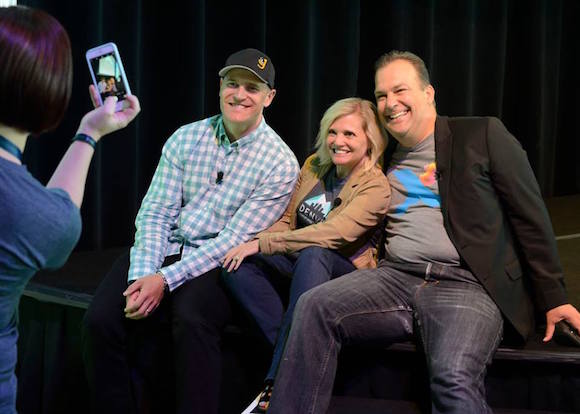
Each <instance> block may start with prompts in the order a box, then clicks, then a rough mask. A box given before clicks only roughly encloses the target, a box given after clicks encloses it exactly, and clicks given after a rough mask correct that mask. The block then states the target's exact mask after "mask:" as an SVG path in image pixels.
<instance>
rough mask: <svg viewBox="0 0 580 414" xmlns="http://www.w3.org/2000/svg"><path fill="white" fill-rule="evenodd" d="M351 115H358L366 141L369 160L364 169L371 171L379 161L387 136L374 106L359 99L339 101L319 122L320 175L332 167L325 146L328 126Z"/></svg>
mask: <svg viewBox="0 0 580 414" xmlns="http://www.w3.org/2000/svg"><path fill="white" fill-rule="evenodd" d="M351 114H358V115H360V117H361V120H362V128H363V130H364V132H365V135H366V136H367V139H368V144H369V148H368V155H369V160H368V161H367V162H366V163H365V165H364V167H363V168H364V169H366V170H369V169H371V168H372V167H373V166H374V165H375V164H376V163H377V162H378V161H379V159H380V157H381V155H382V154H383V151H384V150H385V148H386V147H387V134H386V132H385V130H384V129H383V127H382V126H381V124H380V123H379V120H378V113H377V107H376V106H375V104H374V103H372V102H371V101H367V100H366V99H361V98H345V99H341V100H339V101H336V102H335V103H333V104H332V105H331V106H330V108H328V109H327V110H326V112H325V113H324V115H323V116H322V119H321V120H320V129H319V130H318V135H317V136H316V155H317V158H318V165H319V167H320V171H321V173H326V171H328V170H329V169H330V167H332V158H331V157H330V151H329V150H328V145H326V138H327V136H328V130H329V129H330V126H331V125H332V123H333V122H334V121H336V120H337V119H338V118H340V117H343V116H346V115H351Z"/></svg>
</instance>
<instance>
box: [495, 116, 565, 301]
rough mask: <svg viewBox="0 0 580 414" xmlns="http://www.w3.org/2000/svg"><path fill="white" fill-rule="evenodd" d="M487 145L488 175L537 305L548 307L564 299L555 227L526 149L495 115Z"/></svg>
mask: <svg viewBox="0 0 580 414" xmlns="http://www.w3.org/2000/svg"><path fill="white" fill-rule="evenodd" d="M487 146H488V152H489V154H490V174H491V179H492V181H493V184H494V187H495V188H496V190H497V192H498V194H499V196H500V198H501V200H502V204H503V205H504V207H505V209H506V214H507V216H508V220H509V222H510V224H511V226H512V229H513V232H514V235H515V238H516V240H517V242H518V244H519V246H520V248H521V253H522V254H523V258H524V259H525V262H526V263H527V268H526V272H527V273H528V274H529V276H530V278H531V281H532V285H533V290H534V299H535V301H536V304H537V306H538V307H539V308H540V309H542V310H543V311H547V310H549V309H552V308H554V307H556V306H559V305H562V304H564V303H567V302H568V300H567V298H566V292H565V287H564V276H563V272H562V266H561V264H560V259H559V257H558V251H557V246H556V240H555V237H554V231H553V229H552V224H551V221H550V217H549V215H548V211H547V209H546V206H545V204H544V201H543V199H542V195H541V192H540V188H539V186H538V183H537V181H536V178H535V176H534V173H533V171H532V168H531V166H530V164H529V161H528V158H527V156H526V152H525V151H524V150H523V148H522V147H521V145H520V143H519V142H518V141H517V140H516V139H515V138H514V137H513V136H512V135H511V134H510V133H509V132H508V131H507V129H506V128H505V126H504V125H503V124H502V123H501V121H499V120H498V119H497V118H490V122H489V125H488V133H487Z"/></svg>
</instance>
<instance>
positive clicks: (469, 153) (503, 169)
mask: <svg viewBox="0 0 580 414" xmlns="http://www.w3.org/2000/svg"><path fill="white" fill-rule="evenodd" d="M435 158H436V163H437V179H438V183H439V194H440V197H441V210H442V213H443V220H444V226H445V229H446V230H447V233H448V235H449V238H450V239H451V241H452V242H453V244H454V245H455V248H456V249H457V251H458V252H459V255H460V257H461V259H462V262H463V263H464V264H465V265H466V266H467V267H468V268H469V269H470V270H471V271H472V272H473V274H474V275H475V276H476V277H477V278H478V279H479V280H480V281H481V283H482V284H483V286H484V287H485V289H486V290H487V292H488V293H489V295H490V296H491V298H492V299H493V300H494V301H495V303H496V304H497V305H498V307H499V309H500V310H501V312H502V314H503V315H504V318H506V319H507V321H509V322H510V323H511V325H512V326H513V327H514V328H515V329H516V331H517V332H518V333H519V334H520V335H521V336H522V339H523V338H527V337H528V335H529V334H530V333H531V332H533V330H534V305H535V306H536V307H537V309H538V310H540V311H542V312H545V311H547V310H549V309H552V308H554V307H556V306H559V305H562V304H565V303H568V300H567V298H566V293H565V287H564V278H563V273H562V266H561V264H560V260H559V257H558V252H557V248H556V241H555V237H554V232H553V230H552V225H551V222H550V217H549V215H548V211H547V209H546V206H545V205H544V201H543V199H542V195H541V193H540V189H539V186H538V183H537V181H536V179H535V177H534V173H533V171H532V169H531V167H530V164H529V162H528V159H527V156H526V153H525V151H524V150H523V149H522V147H521V145H520V144H519V142H518V141H517V140H516V139H515V138H514V137H513V136H512V135H511V134H510V133H509V132H508V131H507V129H506V128H505V126H504V125H503V124H502V123H501V121H500V120H499V119H497V118H487V117H485V118H475V117H473V118H472V117H469V118H468V117H461V118H448V117H443V116H438V117H437V120H436V123H435ZM385 164H386V165H388V164H389V160H386V162H385Z"/></svg>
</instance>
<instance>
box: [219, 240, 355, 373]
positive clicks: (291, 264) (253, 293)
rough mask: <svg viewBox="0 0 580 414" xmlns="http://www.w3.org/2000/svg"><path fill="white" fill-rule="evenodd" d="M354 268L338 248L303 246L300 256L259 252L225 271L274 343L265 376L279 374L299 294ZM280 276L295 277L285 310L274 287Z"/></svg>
mask: <svg viewBox="0 0 580 414" xmlns="http://www.w3.org/2000/svg"><path fill="white" fill-rule="evenodd" d="M354 269H355V267H354V265H353V264H352V263H351V262H350V260H348V259H347V258H345V257H343V256H341V255H340V254H339V253H337V252H336V251H334V250H329V249H325V248H322V247H317V246H312V247H307V248H305V249H303V250H301V251H300V252H299V254H298V255H297V256H287V255H280V254H277V255H271V256H268V255H262V254H257V255H255V256H252V257H250V258H248V259H246V261H245V262H244V263H242V265H241V266H240V267H239V269H238V270H237V271H235V272H233V273H224V275H223V276H224V281H225V284H226V286H227V287H228V289H229V290H231V292H232V294H233V295H234V297H235V298H236V299H237V300H238V301H239V302H240V303H241V305H242V306H243V307H244V309H246V310H247V311H248V312H249V313H250V315H251V316H252V318H253V319H254V320H255V321H256V323H257V324H258V326H259V327H260V329H261V330H262V332H263V333H264V335H265V336H266V338H267V339H268V341H269V342H270V343H271V344H275V345H274V354H273V357H272V364H271V366H270V369H269V370H268V374H267V375H266V380H273V379H274V377H275V376H276V372H277V370H278V366H279V364H280V359H281V358H282V352H283V350H284V345H285V344H286V337H287V336H288V332H289V331H290V325H291V323H292V315H293V314H294V307H295V306H296V302H297V301H298V298H299V297H300V295H302V294H303V293H304V292H306V291H308V290H309V289H312V288H313V287H315V286H318V285H320V284H322V283H324V282H327V281H329V280H331V279H333V278H336V277H338V276H342V275H344V274H346V273H349V272H352V271H353V270H354ZM278 278H285V279H288V278H292V281H291V284H290V292H289V296H290V297H289V300H288V305H287V307H286V310H284V306H283V301H282V299H281V298H280V296H279V294H278V292H277V291H276V289H275V287H274V285H276V280H275V279H278Z"/></svg>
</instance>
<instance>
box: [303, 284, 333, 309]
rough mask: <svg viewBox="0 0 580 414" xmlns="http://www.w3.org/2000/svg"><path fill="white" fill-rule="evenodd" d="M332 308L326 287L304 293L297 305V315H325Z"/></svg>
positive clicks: (322, 286) (315, 288) (318, 287)
mask: <svg viewBox="0 0 580 414" xmlns="http://www.w3.org/2000/svg"><path fill="white" fill-rule="evenodd" d="M330 306H332V304H331V302H330V301H329V300H328V294H327V293H326V287H325V286H324V285H321V286H317V287H314V288H312V289H310V290H308V291H307V292H304V293H303V294H302V295H301V296H300V298H299V299H298V302H297V303H296V310H295V312H296V313H300V314H302V315H314V314H324V313H326V312H327V310H328V309H329V307H330Z"/></svg>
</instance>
